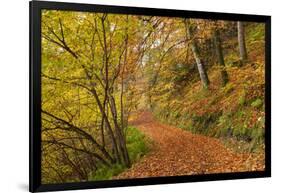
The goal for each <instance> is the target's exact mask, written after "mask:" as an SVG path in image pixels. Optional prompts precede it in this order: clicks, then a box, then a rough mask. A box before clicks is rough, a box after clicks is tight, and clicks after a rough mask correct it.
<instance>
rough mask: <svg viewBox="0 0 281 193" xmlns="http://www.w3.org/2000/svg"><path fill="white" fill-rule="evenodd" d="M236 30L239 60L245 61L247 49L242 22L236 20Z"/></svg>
mask: <svg viewBox="0 0 281 193" xmlns="http://www.w3.org/2000/svg"><path fill="white" fill-rule="evenodd" d="M237 30H238V43H239V52H240V59H241V61H245V60H246V59H247V49H246V42H245V32H244V25H243V22H241V21H238V22H237Z"/></svg>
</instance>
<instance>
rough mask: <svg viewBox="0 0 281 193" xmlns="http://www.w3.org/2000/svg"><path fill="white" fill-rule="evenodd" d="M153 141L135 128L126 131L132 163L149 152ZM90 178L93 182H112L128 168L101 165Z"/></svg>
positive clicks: (118, 165)
mask: <svg viewBox="0 0 281 193" xmlns="http://www.w3.org/2000/svg"><path fill="white" fill-rule="evenodd" d="M150 144H151V141H150V140H149V139H148V138H147V137H146V136H145V135H144V134H143V133H141V132H140V131H139V130H138V129H137V128H135V127H132V126H130V127H128V128H127V129H126V145H127V149H128V153H129V157H130V161H131V163H132V164H133V163H135V162H137V161H138V160H139V159H140V158H141V157H143V156H144V155H145V154H147V153H148V152H149V149H150ZM97 168H98V169H97V170H96V171H94V172H93V173H92V174H91V175H90V176H91V177H90V179H91V180H94V181H99V180H110V179H111V178H112V177H113V176H116V175H118V174H120V173H122V172H123V171H124V170H126V169H127V168H126V167H125V166H124V165H121V164H118V163H116V164H113V165H111V166H110V167H107V166H104V165H101V166H99V167H97Z"/></svg>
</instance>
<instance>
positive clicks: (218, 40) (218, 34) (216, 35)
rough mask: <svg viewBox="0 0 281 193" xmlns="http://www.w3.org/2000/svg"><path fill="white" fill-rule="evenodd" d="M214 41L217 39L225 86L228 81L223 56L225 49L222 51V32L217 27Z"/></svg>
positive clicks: (217, 50) (216, 44) (217, 49)
mask: <svg viewBox="0 0 281 193" xmlns="http://www.w3.org/2000/svg"><path fill="white" fill-rule="evenodd" d="M214 41H215V48H216V55H217V60H218V63H219V65H220V71H221V79H222V85H223V86H225V85H226V83H227V82H228V74H227V72H226V70H225V63H224V56H223V51H222V44H221V38H220V32H219V31H218V30H217V29H216V30H215V31H214Z"/></svg>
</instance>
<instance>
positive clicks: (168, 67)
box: [42, 11, 265, 183]
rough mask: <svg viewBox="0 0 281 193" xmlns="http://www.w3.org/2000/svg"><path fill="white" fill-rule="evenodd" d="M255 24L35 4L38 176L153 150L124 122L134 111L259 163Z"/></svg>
mask: <svg viewBox="0 0 281 193" xmlns="http://www.w3.org/2000/svg"><path fill="white" fill-rule="evenodd" d="M264 33H265V29H264V24H262V23H249V22H240V21H238V22H237V21H221V20H207V19H190V18H186V19H184V18H166V17H155V16H134V15H117V14H104V13H86V12H64V11H43V12H42V182H43V183H62V182H77V181H79V182H80V181H91V180H104V179H111V178H112V177H114V176H116V175H118V174H120V173H122V172H123V171H125V170H127V169H128V168H131V167H132V166H133V165H134V164H135V163H138V162H139V161H141V159H142V157H143V156H144V155H145V154H149V152H150V151H153V150H152V149H153V143H154V142H153V138H151V137H149V136H147V135H146V133H144V132H142V131H141V130H139V129H138V127H137V126H136V124H134V119H136V118H137V117H138V115H140V114H141V113H139V112H144V111H149V112H150V113H151V116H153V117H154V118H155V119H156V120H158V121H159V122H161V124H166V125H172V126H174V127H177V128H178V129H179V130H183V131H184V132H192V133H193V134H199V135H205V136H208V137H209V138H213V137H215V138H218V139H219V140H220V141H221V143H222V144H224V146H225V147H227V148H230V149H232V150H231V151H233V152H237V153H249V154H250V155H251V156H252V157H254V158H253V160H255V159H257V160H259V163H261V165H262V166H261V168H262V167H264V166H263V165H264V163H263V156H264V153H263V151H264V150H263V149H264V141H263V140H264V67H265V65H264V48H265V44H264ZM167 143H169V142H167ZM186 148H187V149H188V148H189V147H186ZM185 157H186V156H185ZM186 159H187V160H188V159H189V158H188V156H187V158H186ZM260 160H261V161H260ZM249 167H250V169H249V170H255V167H254V169H253V167H252V165H251V166H249ZM233 171H235V170H233ZM237 171H239V169H237ZM205 172H206V171H205ZM222 172H223V170H222ZM226 172H227V171H226Z"/></svg>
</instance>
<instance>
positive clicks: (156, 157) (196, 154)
mask: <svg viewBox="0 0 281 193" xmlns="http://www.w3.org/2000/svg"><path fill="white" fill-rule="evenodd" d="M131 124H132V125H134V126H136V127H137V128H138V129H139V130H140V131H141V132H142V133H144V134H145V135H146V136H147V137H149V138H150V139H151V140H152V147H151V150H150V152H149V153H148V154H147V155H144V156H143V158H142V159H141V160H140V161H138V162H137V163H135V164H133V166H132V167H131V168H130V169H128V170H126V171H124V172H123V173H121V174H119V175H118V176H115V177H114V178H115V179H125V178H145V177H156V176H178V175H196V174H207V173H228V172H243V171H262V170H264V155H260V154H253V153H237V152H234V151H232V150H231V149H227V148H226V147H225V146H224V145H223V143H222V142H221V141H220V140H219V139H216V138H212V137H207V136H203V135H198V134H193V133H191V132H189V131H184V130H182V129H179V128H176V127H173V126H169V125H164V124H162V123H159V122H158V121H156V120H155V119H154V118H153V115H152V113H150V112H148V111H142V112H139V113H138V116H137V118H136V119H134V120H133V121H132V122H131Z"/></svg>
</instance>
